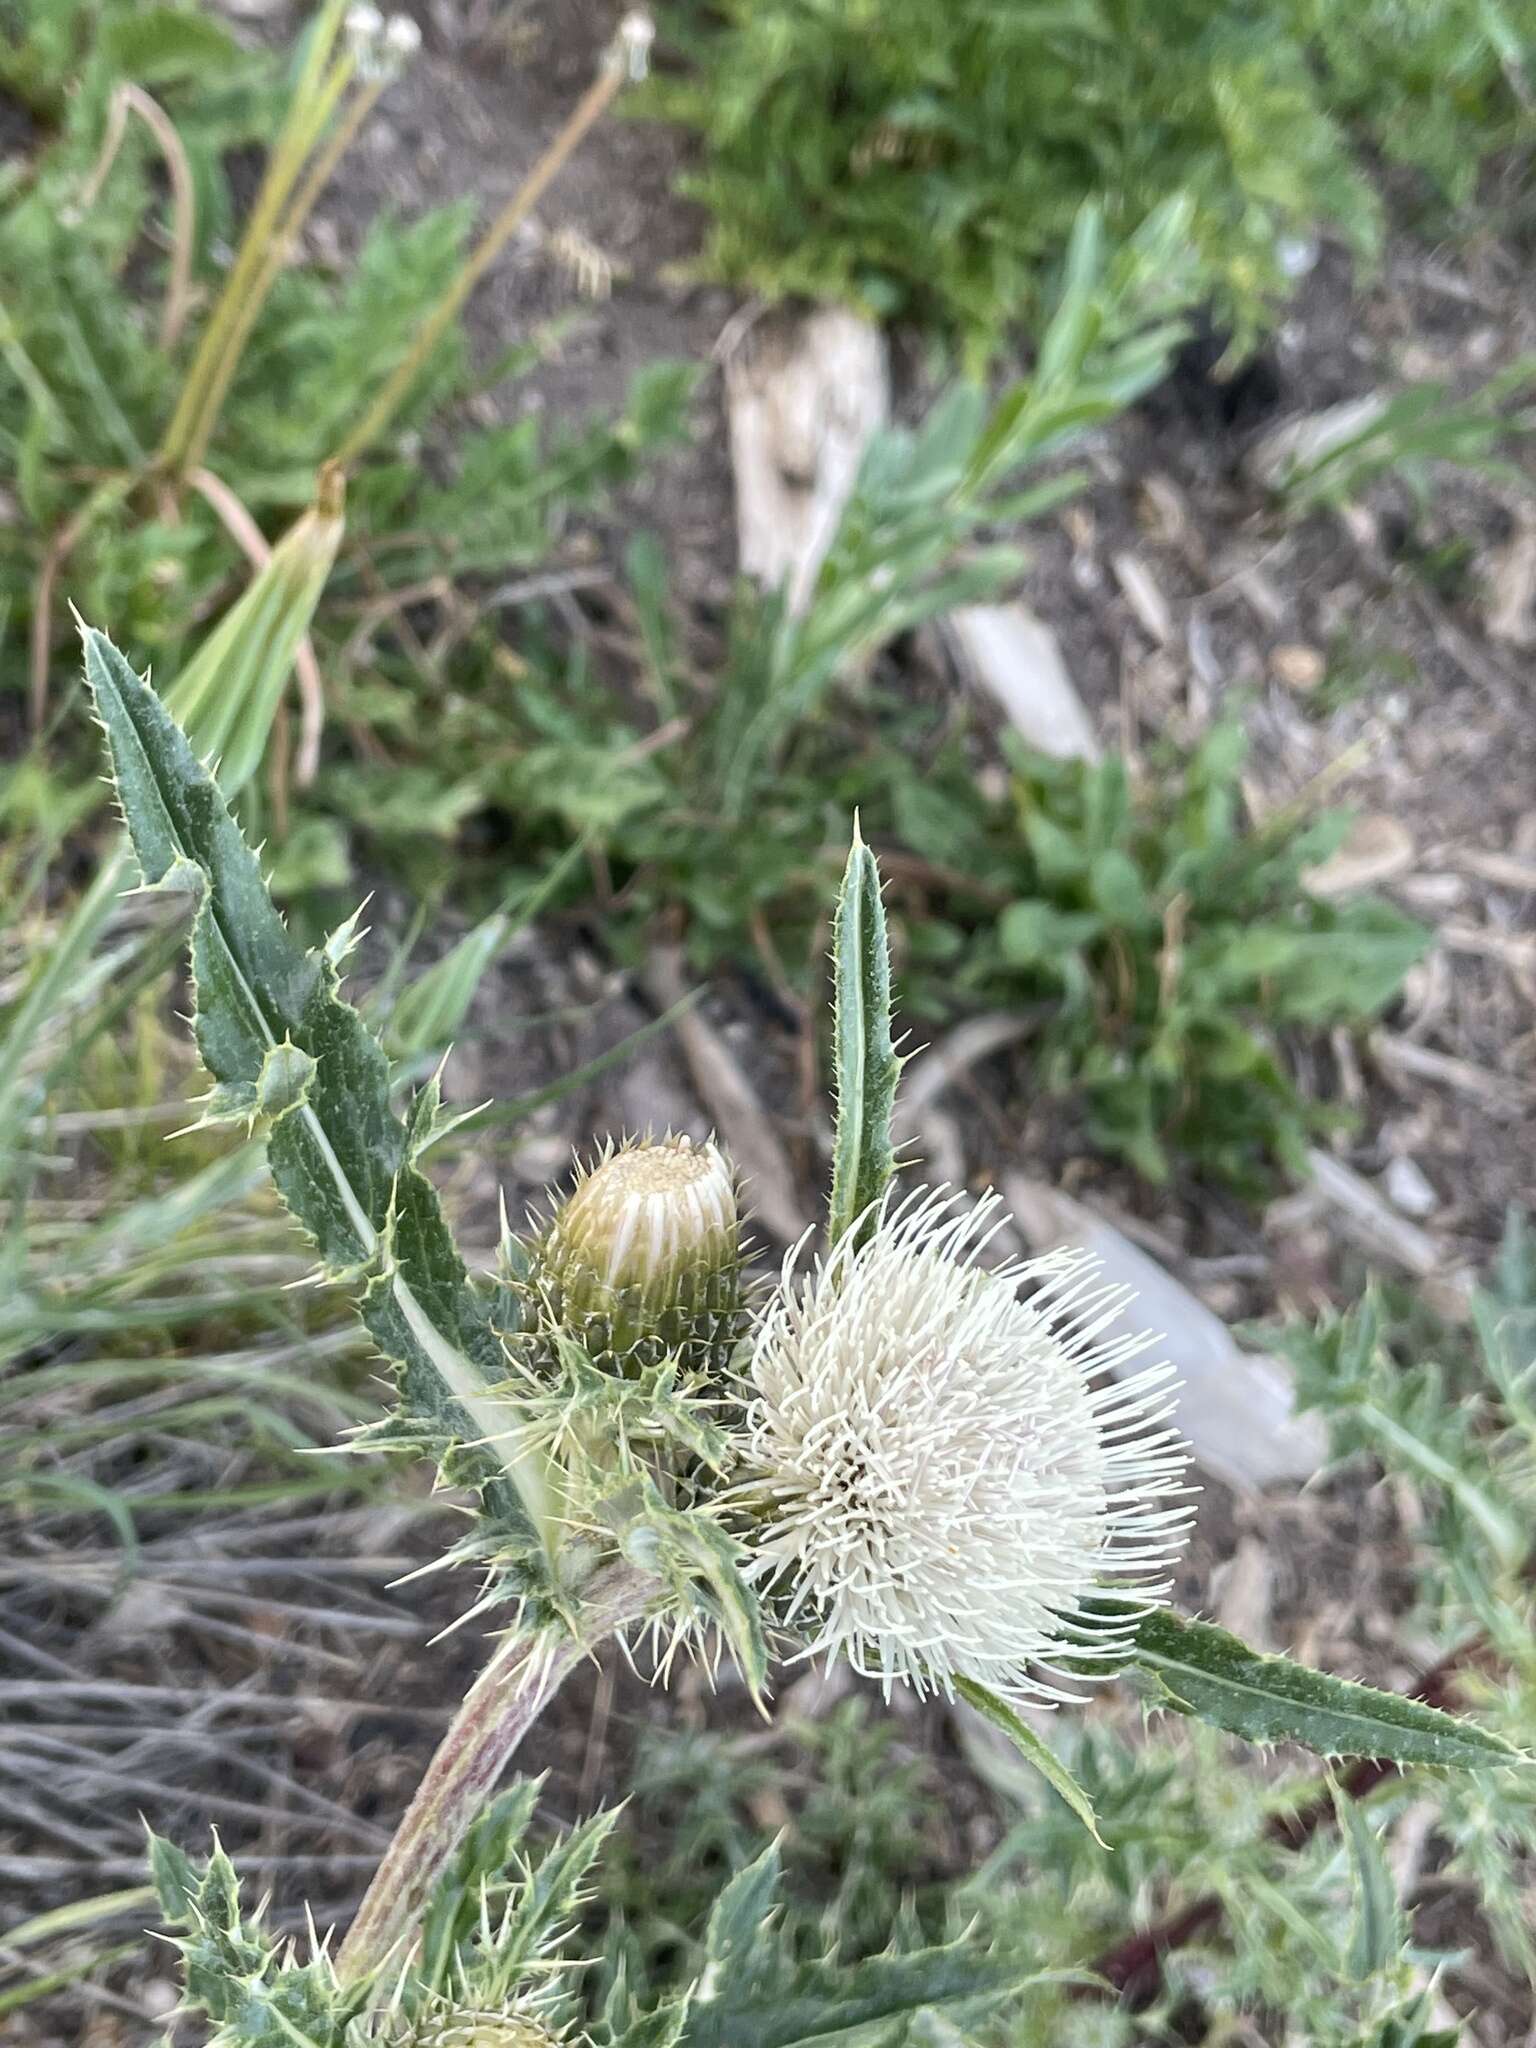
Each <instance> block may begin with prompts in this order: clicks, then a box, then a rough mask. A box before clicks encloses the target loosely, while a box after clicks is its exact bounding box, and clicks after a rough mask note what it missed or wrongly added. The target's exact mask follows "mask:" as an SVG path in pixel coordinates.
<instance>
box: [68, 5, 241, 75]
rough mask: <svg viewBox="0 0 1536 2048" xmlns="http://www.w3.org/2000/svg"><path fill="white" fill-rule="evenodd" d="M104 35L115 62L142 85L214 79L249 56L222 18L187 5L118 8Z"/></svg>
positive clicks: (105, 46) (110, 61) (112, 63)
mask: <svg viewBox="0 0 1536 2048" xmlns="http://www.w3.org/2000/svg"><path fill="white" fill-rule="evenodd" d="M101 40H102V47H103V50H104V53H105V55H106V59H107V62H108V64H109V65H110V66H111V68H112V69H113V70H114V71H116V72H120V73H121V74H122V76H123V77H124V78H133V79H137V80H138V81H139V83H140V84H142V85H167V84H169V83H171V81H173V80H179V79H183V78H195V79H201V80H206V81H208V82H209V83H211V82H212V81H213V80H214V79H216V78H217V77H218V76H219V74H220V73H221V72H228V71H231V70H233V69H234V68H235V67H236V66H238V65H240V64H241V63H243V62H245V61H247V60H246V58H245V53H244V51H242V49H241V48H240V45H239V44H238V43H237V42H236V41H235V39H234V37H233V36H232V35H230V34H229V32H228V31H227V30H226V29H223V28H221V27H220V26H219V24H218V22H216V21H214V20H212V19H211V18H210V17H209V16H208V15H206V14H201V13H199V14H194V13H191V12H189V11H188V10H187V9H186V8H184V7H141V8H140V9H138V11H137V12H134V13H114V14H113V15H112V16H111V17H110V19H109V20H107V21H106V22H105V23H104V24H103V27H102V30H101Z"/></svg>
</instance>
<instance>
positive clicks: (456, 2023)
mask: <svg viewBox="0 0 1536 2048" xmlns="http://www.w3.org/2000/svg"><path fill="white" fill-rule="evenodd" d="M416 2048H557V2044H556V2040H555V2036H554V2035H553V2034H551V2033H550V2031H549V2029H548V2028H547V2027H542V2026H540V2024H539V2022H538V2021H537V2020H533V2019H529V2018H528V2017H527V2015H526V2014H525V2013H516V2012H507V2013H500V2012H466V2013H455V2014H449V2015H446V2016H445V2017H444V2018H442V2019H440V2020H434V2021H433V2022H431V2023H430V2024H429V2026H428V2028H427V2031H426V2032H425V2033H424V2034H420V2035H418V2036H417V2044H416Z"/></svg>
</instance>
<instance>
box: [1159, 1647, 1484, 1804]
mask: <svg viewBox="0 0 1536 2048" xmlns="http://www.w3.org/2000/svg"><path fill="white" fill-rule="evenodd" d="M1133 1655H1134V1662H1135V1663H1136V1664H1137V1665H1139V1666H1140V1668H1141V1669H1142V1670H1143V1671H1145V1672H1147V1673H1148V1674H1149V1675H1150V1676H1151V1677H1152V1678H1153V1679H1154V1680H1155V1681H1156V1685H1157V1688H1158V1695H1159V1698H1160V1700H1161V1703H1162V1704H1163V1705H1165V1706H1169V1707H1172V1708H1173V1709H1174V1710H1175V1711H1176V1712H1178V1713H1181V1714H1192V1715H1194V1716H1195V1717H1196V1718H1197V1719H1198V1720H1201V1721H1209V1722H1211V1723H1212V1724H1213V1725H1214V1726H1215V1727H1217V1728H1224V1729H1226V1731H1227V1733H1228V1734H1229V1735H1241V1736H1244V1737H1246V1739H1247V1740H1248V1741H1249V1742H1298V1743H1300V1744H1301V1745H1302V1747H1303V1748H1304V1749H1313V1750H1316V1751H1318V1752H1319V1754H1321V1755H1323V1756H1366V1757H1381V1758H1384V1759H1386V1760H1387V1761H1389V1762H1392V1763H1397V1764H1440V1765H1443V1766H1445V1767H1446V1768H1448V1769H1453V1770H1487V1769H1489V1768H1490V1767H1494V1766H1497V1765H1500V1764H1518V1763H1522V1762H1523V1761H1524V1759H1523V1758H1522V1757H1521V1755H1520V1753H1519V1752H1518V1751H1517V1750H1515V1749H1514V1748H1512V1747H1511V1745H1510V1744H1509V1743H1507V1742H1506V1741H1505V1740H1504V1738H1503V1737H1502V1736H1501V1735H1495V1734H1493V1733H1492V1732H1491V1731H1490V1730H1489V1729H1486V1728H1480V1727H1478V1726H1477V1724H1476V1723H1475V1722H1472V1721H1462V1720H1458V1719H1456V1718H1455V1717H1454V1716H1453V1715H1451V1714H1444V1713H1442V1712H1441V1711H1440V1710H1439V1708H1438V1707H1429V1706H1426V1705H1425V1704H1424V1703H1423V1701H1422V1700H1410V1699H1403V1698H1402V1697H1400V1696H1399V1695H1398V1694H1396V1693H1387V1692H1377V1691H1376V1690H1375V1689H1374V1688H1373V1687H1371V1686H1368V1685H1356V1684H1355V1683H1354V1682H1353V1681H1352V1680H1350V1679H1346V1678H1330V1677H1329V1676H1328V1675H1327V1674H1326V1673H1325V1672H1322V1671H1309V1670H1308V1669H1307V1668H1306V1666H1305V1665H1303V1664H1293V1663H1292V1662H1291V1661H1290V1659H1289V1658H1286V1657H1270V1656H1264V1655H1261V1653H1260V1652H1259V1651H1257V1650H1250V1649H1249V1647H1248V1645H1247V1644H1246V1643H1242V1642H1239V1641H1238V1639H1237V1637H1236V1636H1234V1635H1229V1634H1228V1633H1227V1631H1226V1630H1225V1629H1223V1628H1216V1627H1214V1626H1213V1625H1212V1624H1211V1623H1210V1622H1205V1621H1186V1620H1184V1619H1183V1618H1182V1617H1181V1616H1179V1615H1176V1614H1172V1613H1170V1612H1169V1611H1168V1609H1167V1608H1158V1609H1156V1610H1154V1612H1152V1613H1151V1614H1148V1615H1146V1616H1145V1617H1144V1618H1143V1619H1142V1621H1141V1623H1140V1625H1139V1627H1138V1628H1137V1631H1136V1648H1135V1651H1134V1653H1133Z"/></svg>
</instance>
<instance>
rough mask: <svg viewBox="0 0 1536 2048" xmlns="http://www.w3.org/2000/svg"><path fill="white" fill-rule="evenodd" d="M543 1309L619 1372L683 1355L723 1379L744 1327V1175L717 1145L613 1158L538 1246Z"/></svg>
mask: <svg viewBox="0 0 1536 2048" xmlns="http://www.w3.org/2000/svg"><path fill="white" fill-rule="evenodd" d="M529 1284H530V1285H531V1286H532V1287H533V1288H534V1289H535V1290H536V1292H537V1294H538V1296H539V1298H540V1304H541V1307H542V1309H543V1311H544V1313H545V1314H546V1315H547V1316H548V1317H549V1319H550V1320H551V1321H552V1322H553V1323H554V1324H555V1325H556V1327H558V1328H560V1329H563V1330H565V1331H566V1332H568V1333H569V1334H570V1335H571V1336H572V1337H574V1338H575V1339H576V1341H577V1342H578V1343H579V1344H581V1345H582V1347H583V1349H584V1350H586V1352H587V1353H588V1355H589V1356H590V1357H592V1358H594V1359H596V1360H597V1362H598V1363H599V1364H601V1365H603V1366H605V1367H606V1368H607V1369H608V1370H610V1371H616V1372H623V1373H630V1374H633V1373H635V1372H638V1371H641V1370H643V1369H644V1367H646V1366H648V1365H653V1364H655V1363H657V1362H658V1361H659V1360H660V1359H662V1358H664V1357H666V1356H668V1355H672V1356H675V1357H676V1358H677V1359H678V1360H679V1362H680V1364H681V1365H682V1366H683V1367H684V1369H685V1370H688V1371H697V1372H707V1373H712V1374H720V1373H723V1372H724V1371H725V1370H726V1368H727V1367H728V1366H729V1364H730V1360H731V1354H732V1352H733V1351H734V1349H735V1347H736V1344H737V1342H738V1341H739V1339H740V1337H741V1335H742V1332H743V1328H744V1325H745V1310H744V1303H743V1288H742V1252H741V1224H740V1218H739V1216H738V1213H737V1202H736V1176H735V1174H734V1172H733V1171H732V1169H731V1166H730V1165H729V1163H728V1162H727V1160H726V1159H725V1157H724V1155H723V1154H722V1153H721V1152H720V1150H719V1149H718V1147H717V1146H715V1145H714V1144H713V1143H709V1144H703V1145H696V1144H694V1142H693V1140H692V1139H691V1138H687V1137H680V1138H672V1137H668V1138H662V1139H659V1140H653V1139H642V1140H640V1141H638V1142H636V1143H634V1144H628V1145H622V1146H618V1147H616V1148H614V1149H612V1150H610V1151H608V1152H606V1153H605V1154H604V1156H603V1157H602V1159H600V1160H599V1161H598V1163H597V1165H596V1166H594V1167H593V1168H592V1169H591V1170H590V1172H587V1173H584V1174H583V1176H582V1178H581V1179H580V1180H579V1181H578V1183H577V1185H576V1187H575V1188H574V1189H573V1190H572V1192H571V1193H570V1194H569V1195H568V1196H567V1197H566V1199H565V1200H564V1201H563V1202H562V1203H561V1204H560V1205H559V1207H558V1208H557V1209H556V1211H555V1213H554V1215H553V1217H552V1218H551V1219H550V1222H549V1224H548V1226H547V1227H546V1228H545V1230H544V1232H543V1234H542V1236H541V1237H540V1238H539V1240H538V1242H537V1243H536V1245H535V1246H534V1248H533V1252H532V1256H531V1259H530V1266H529Z"/></svg>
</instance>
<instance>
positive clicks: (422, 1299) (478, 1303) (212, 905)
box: [85, 628, 547, 1550]
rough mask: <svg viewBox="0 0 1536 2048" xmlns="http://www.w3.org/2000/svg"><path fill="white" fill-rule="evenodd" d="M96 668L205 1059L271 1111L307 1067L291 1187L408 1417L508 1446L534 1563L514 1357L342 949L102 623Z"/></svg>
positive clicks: (136, 832) (117, 769)
mask: <svg viewBox="0 0 1536 2048" xmlns="http://www.w3.org/2000/svg"><path fill="white" fill-rule="evenodd" d="M85 656H86V675H87V679H88V681H89V683H90V687H91V690H92V693H93V695H94V697H95V700H96V706H97V710H98V712H99V714H100V717H101V721H102V724H103V727H104V728H105V731H106V735H107V741H108V746H109V748H110V752H111V758H112V767H113V773H114V777H115V779H116V783H117V790H118V796H119V799H120V801H121V804H122V809H123V816H124V820H125V822H126V824H127V826H128V831H129V835H130V838H131V840H132V844H133V850H134V853H135V855H136V856H137V858H138V862H139V866H140V869H141V871H142V873H143V877H144V880H145V882H146V884H147V885H149V886H150V887H167V888H173V889H176V888H179V889H183V890H186V891H188V892H189V893H190V894H191V895H192V896H193V897H194V898H195V900H196V904H197V909H196V913H195V916H194V918H193V924H192V972H193V978H194V981H195V983H196V987H197V1004H198V1007H197V1026H196V1028H197V1042H198V1047H199V1050H200V1051H201V1053H202V1056H203V1060H204V1063H205V1064H206V1066H207V1067H208V1069H209V1071H210V1072H211V1073H212V1074H213V1076H214V1078H215V1080H216V1082H217V1083H218V1084H219V1085H220V1088H221V1089H222V1090H224V1091H234V1094H235V1096H236V1098H237V1099H247V1100H250V1101H252V1102H257V1101H259V1100H260V1097H261V1090H262V1088H263V1085H264V1083H265V1085H266V1086H267V1088H268V1090H269V1099H270V1091H272V1090H273V1068H272V1066H271V1064H270V1063H271V1061H272V1058H273V1055H274V1054H278V1055H279V1057H280V1060H281V1062H282V1065H283V1067H284V1069H285V1070H286V1071H289V1072H293V1071H294V1070H295V1060H296V1057H297V1056H299V1055H302V1061H303V1074H304V1076H305V1085H304V1086H303V1087H302V1088H298V1089H293V1088H289V1089H287V1090H285V1091H277V1092H276V1096H275V1099H271V1102H270V1106H272V1107H273V1108H275V1110H276V1112H277V1113H276V1114H275V1115H273V1117H272V1119H271V1122H270V1128H269V1131H268V1137H267V1156H268V1161H269V1164H270V1166H271V1170H272V1175H273V1178H274V1180H275V1181H276V1183H277V1186H278V1189H279V1191H280V1193H281V1194H282V1196H283V1199H284V1200H285V1201H286V1202H287V1204H288V1206H289V1208H290V1209H291V1210H292V1211H293V1213H294V1215H295V1216H296V1217H297V1218H298V1219H299V1221H300V1222H301V1223H302V1224H303V1225H304V1226H305V1228H306V1229H307V1230H308V1231H309V1233H310V1235H311V1237H312V1238H313V1239H314V1241H315V1243H316V1245H317V1246H318V1248H319V1251H320V1255H321V1258H322V1260H323V1261H324V1263H325V1265H326V1267H327V1268H328V1269H329V1270H330V1272H331V1273H333V1274H336V1275H347V1276H349V1277H352V1278H354V1279H355V1280H357V1281H359V1282H360V1283H361V1299H360V1313H361V1315H362V1318H363V1321H364V1323H365V1324H366V1325H367V1327H368V1330H369V1332H370V1334H371V1335H372V1336H373V1338H374V1340H375V1342H376V1343H377V1344H378V1345H379V1347H380V1349H381V1350H382V1351H383V1352H384V1353H385V1355H386V1356H387V1357H388V1358H389V1359H391V1360H392V1361H393V1363H394V1364H395V1366H396V1367H397V1369H398V1372H399V1377H400V1387H401V1395H402V1400H403V1404H404V1407H405V1409H406V1411H407V1413H408V1415H409V1416H410V1417H411V1418H412V1419H413V1420H417V1421H423V1422H425V1423H427V1424H428V1425H429V1426H430V1429H431V1430H432V1431H433V1432H435V1436H436V1438H437V1440H438V1441H439V1444H440V1448H441V1449H442V1450H446V1449H447V1448H448V1447H449V1446H450V1445H451V1444H453V1443H458V1444H461V1445H462V1444H466V1443H468V1444H483V1443H484V1442H485V1440H488V1439H489V1440H493V1441H492V1448H491V1449H486V1448H480V1449H477V1450H475V1451H473V1452H472V1453H470V1454H469V1458H470V1465H471V1468H472V1470H473V1471H474V1473H475V1475H476V1481H477V1483H478V1484H479V1485H480V1487H481V1490H482V1494H483V1497H484V1498H485V1501H486V1505H487V1507H488V1508H492V1509H494V1511H495V1512H496V1513H497V1515H498V1516H499V1517H500V1518H502V1519H503V1520H505V1521H506V1522H507V1523H508V1525H509V1526H510V1528H511V1530H512V1532H513V1534H514V1536H515V1537H516V1538H518V1539H519V1540H520V1541H524V1542H526V1544H527V1547H528V1548H529V1549H530V1550H532V1548H533V1543H532V1539H533V1534H534V1531H535V1530H536V1529H538V1530H540V1532H541V1533H543V1528H544V1524H543V1515H544V1499H543V1494H542V1489H541V1487H540V1484H539V1478H538V1475H537V1473H536V1472H534V1471H533V1470H531V1469H530V1465H529V1461H528V1460H526V1459H523V1458H515V1457H514V1456H513V1454H512V1453H511V1452H510V1450H509V1449H508V1447H507V1443H506V1435H507V1431H508V1428H509V1425H510V1422H511V1420H512V1417H511V1415H510V1413H509V1411H508V1409H507V1407H506V1405H505V1404H504V1403H503V1402H500V1401H498V1400H497V1399H495V1398H494V1397H492V1396H490V1395H489V1393H488V1391H487V1390H488V1388H489V1387H490V1385H491V1384H493V1383H494V1382H496V1381H497V1380H499V1379H501V1378H502V1377H504V1375H505V1371H506V1360H505V1354H504V1352H503V1351H502V1348H501V1345H500V1342H499V1340H498V1338H497V1337H496V1335H495V1332H494V1331H493V1330H492V1328H491V1325H490V1319H489V1313H488V1307H487V1304H486V1301H485V1299H484V1297H483V1296H482V1295H481V1294H480V1292H479V1290H478V1289H477V1288H476V1287H475V1286H474V1285H473V1283H472V1282H471V1280H470V1278H469V1275H468V1274H467V1272H466V1271H465V1268H464V1265H463V1262H462V1261H461V1260H460V1258H459V1255H458V1252H457V1250H456V1249H455V1247H454V1244H453V1240H452V1238H451V1237H450V1235H449V1233H448V1228H447V1225H446V1224H445V1222H444V1221H443V1217H442V1212H441V1210H440V1209H439V1207H438V1202H437V1197H436V1194H435V1193H434V1191H433V1189H432V1187H431V1184H430V1183H429V1182H428V1181H426V1180H425V1179H424V1178H423V1177H422V1175H421V1174H420V1173H419V1172H418V1171H417V1170H416V1169H415V1167H414V1166H413V1165H412V1164H411V1163H410V1159H409V1157H408V1143H407V1134H406V1131H405V1129H404V1127H403V1126H402V1124H401V1123H400V1120H399V1119H398V1118H397V1117H396V1116H395V1114H394V1112H393V1110H392V1108H391V1106H390V1101H389V1067H388V1062H387V1060H386V1059H385V1056H384V1053H383V1051H382V1049H381V1048H380V1046H379V1045H378V1043H377V1041H376V1040H375V1039H374V1038H372V1037H371V1036H370V1034H369V1033H368V1031H367V1029H366V1028H365V1027H364V1025H363V1023H362V1020H361V1019H360V1018H359V1017H358V1015H357V1012H356V1011H355V1010H353V1009H352V1008H351V1007H350V1006H349V1005H348V1004H346V1003H344V1002H342V1001H341V1000H340V998H339V997H338V995H337V993H336V971H335V968H334V965H333V964H332V962H331V961H330V959H329V958H328V957H327V956H326V954H325V953H324V952H323V951H321V952H310V953H305V952H303V951H301V950H300V948H299V947H298V946H296V945H295V943H294V942H293V940H292V939H291V938H290V937H289V934H288V930H287V927H286V926H285V925H284V923H283V921H282V919H281V918H280V917H279V916H278V914H277V911H276V909H275V908H274V907H273V904H272V901H271V898H270V896H269V895H268V892H267V889H266V885H265V883H264V882H263V880H262V876H261V870H260V868H259V867H258V865H257V862H256V858H255V856H254V854H253V853H252V852H251V850H250V848H249V847H248V846H247V845H246V844H245V841H244V840H243V839H242V837H241V835H240V831H239V828H238V827H237V826H236V824H235V822H234V820H233V819H232V817H231V816H230V813H229V810H228V807H227V805H226V804H225V802H224V799H223V796H222V795H221V793H220V791H219V788H218V786H217V784H216V783H215V782H214V780H213V777H212V776H211V775H210V774H209V772H208V771H207V770H206V769H205V768H203V767H201V766H200V765H199V763H198V762H197V760H196V759H195V757H194V755H193V753H192V749H191V747H190V746H189V745H188V743H187V740H186V738H185V736H184V735H183V733H182V732H181V730H180V728H179V727H178V726H177V724H176V722H175V720H174V719H173V718H172V717H171V716H170V714H169V713H168V711H167V710H166V708H165V706H164V705H163V704H162V703H161V702H160V700H159V698H158V697H157V696H156V695H155V693H154V691H153V690H152V689H151V688H150V687H149V685H148V684H147V683H145V682H144V681H142V680H141V679H140V678H139V677H138V676H136V675H135V674H134V672H133V670H132V668H131V667H130V666H129V665H128V663H127V662H126V661H125V660H124V659H123V657H122V656H121V655H120V654H119V653H118V651H117V649H116V648H115V647H113V646H112V644H111V642H110V641H108V640H107V639H106V638H105V637H104V636H103V635H102V634H100V633H97V632H94V631H92V630H91V629H89V628H87V629H86V631H85ZM224 1099H226V1100H228V1099H230V1097H229V1094H228V1093H226V1095H225V1098H224ZM461 1456H462V1454H461ZM461 1469H462V1467H461ZM509 1479H510V1481H511V1483H510V1484H509V1483H508V1481H509ZM546 1541H547V1538H546Z"/></svg>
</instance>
